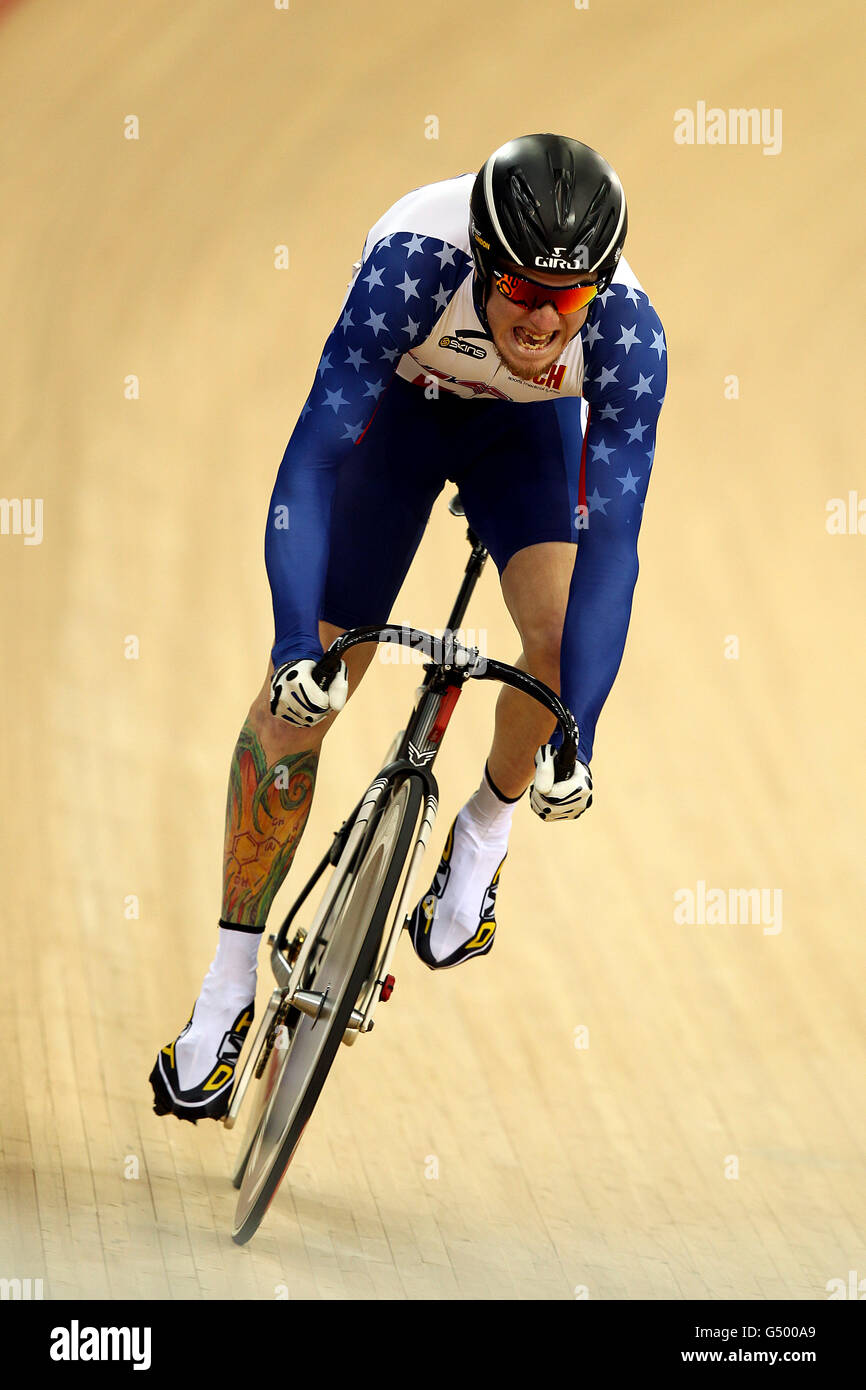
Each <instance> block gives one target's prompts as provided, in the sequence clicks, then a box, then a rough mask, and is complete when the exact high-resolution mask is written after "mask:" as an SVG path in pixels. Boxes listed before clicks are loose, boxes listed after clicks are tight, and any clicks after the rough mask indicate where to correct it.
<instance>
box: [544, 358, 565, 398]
mask: <svg viewBox="0 0 866 1390" xmlns="http://www.w3.org/2000/svg"><path fill="white" fill-rule="evenodd" d="M564 376H565V363H564V362H562V363H560V362H554V364H553V366H552V367H551V369H550V371H549V372H548V373H547V382H546V385H547V387H548V389H549V390H550V391H558V390H559V388H560V386H561V385H562V378H563V377H564Z"/></svg>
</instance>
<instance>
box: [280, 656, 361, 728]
mask: <svg viewBox="0 0 866 1390" xmlns="http://www.w3.org/2000/svg"><path fill="white" fill-rule="evenodd" d="M316 664H317V663H316V662H315V661H311V660H309V659H308V658H307V657H305V658H304V659H303V660H301V661H286V662H284V663H283V665H282V666H279V667H278V668H277V670H276V671H275V672H274V674H273V675H272V676H271V714H275V715H276V716H277V718H278V719H285V721H286V723H287V724H296V725H297V726H298V728H301V729H303V728H305V727H306V726H307V725H309V724H318V722H319V720H320V719H324V718H325V716H326V715H328V714H330V713H331V711H332V710H341V709H342V708H343V706H344V704H345V703H346V696H347V694H348V691H349V673H348V671H347V670H346V663H345V661H341V662H340V666H339V669H338V671H337V673H336V675H335V676H333V678H332V679H331V683H330V685H329V686H328V687H327V689H326V690H322V689H321V688H320V686H318V685H316V682H315V681H314V680H313V678H312V674H311V673H312V671H313V668H314V666H315V665H316Z"/></svg>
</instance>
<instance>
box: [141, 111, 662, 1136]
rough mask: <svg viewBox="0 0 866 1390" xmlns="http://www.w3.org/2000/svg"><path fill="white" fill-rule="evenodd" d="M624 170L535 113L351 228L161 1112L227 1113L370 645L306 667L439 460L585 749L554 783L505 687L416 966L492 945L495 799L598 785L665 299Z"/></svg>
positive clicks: (656, 393)
mask: <svg viewBox="0 0 866 1390" xmlns="http://www.w3.org/2000/svg"><path fill="white" fill-rule="evenodd" d="M627 225H628V217H627V210H626V200H625V195H624V192H623V189H622V185H621V183H620V180H619V178H618V177H617V175H616V173H615V172H614V170H613V169H612V168H611V167H610V165H609V164H608V163H607V161H606V160H604V159H603V158H602V157H601V155H599V154H598V153H597V152H596V151H594V150H592V149H590V148H589V147H588V146H586V145H584V144H581V143H580V142H578V141H576V140H572V139H569V138H566V137H564V136H558V135H552V134H540V135H528V136H523V137H521V138H519V139H515V140H512V141H510V142H509V143H508V144H506V145H503V146H502V147H501V148H500V149H498V150H496V151H495V153H493V154H492V155H491V156H490V158H489V159H488V160H487V161H486V162H485V164H484V165H483V167H482V169H481V170H480V172H479V173H478V174H477V176H476V175H473V174H465V175H463V176H461V177H458V178H452V179H446V180H444V181H442V182H439V183H434V184H430V185H427V186H426V187H422V188H418V189H415V190H414V191H413V192H411V193H409V194H407V195H406V196H405V197H403V198H401V199H400V200H399V201H398V202H397V203H395V204H394V206H393V207H392V208H390V209H389V211H388V212H386V213H385V215H384V217H382V219H381V220H380V221H379V222H378V223H377V224H376V225H375V226H374V227H373V228H372V230H371V231H370V232H369V234H368V236H367V239H366V242H365V244H364V248H363V253H362V257H361V261H360V262H359V264H358V265H357V266H356V267H355V274H354V278H353V280H352V283H351V284H350V286H349V290H348V292H347V294H346V297H345V299H344V302H343V305H342V308H341V311H340V316H339V319H338V321H337V324H336V326H335V328H334V330H333V332H332V333H331V335H330V337H329V338H328V340H327V342H326V343H325V347H324V351H323V353H322V356H321V358H320V361H319V364H318V368H317V371H316V376H315V380H314V383H313V387H312V389H311V391H310V394H309V396H308V398H307V401H306V404H305V405H304V407H303V409H302V411H301V414H300V417H299V419H298V421H297V424H296V426H295V429H294V431H293V433H292V436H291V439H290V440H289V443H288V446H287V448H286V451H285V454H284V457H283V460H282V464H281V466H280V469H279V472H278V475H277V480H276V485H275V488H274V492H273V496H272V499H271V510H270V513H269V517H268V525H267V532H266V540H265V558H266V565H267V571H268V577H269V581H270V585H271V591H272V595H273V607H274V619H275V629H276V639H275V642H274V646H273V649H272V652H271V661H270V663H269V665H268V670H267V674H266V677H265V680H264V683H263V685H262V688H261V690H260V692H259V694H258V696H257V697H256V699H255V700H254V702H253V704H252V706H251V708H250V711H249V715H248V717H247V720H246V722H245V724H244V727H243V729H242V730H241V733H240V736H239V739H238V743H237V746H236V749H235V752H234V756H233V759H232V763H231V770H230V778H229V794H228V805H227V811H226V833H225V861H224V863H225V873H224V892H223V902H222V915H221V918H220V929H219V941H218V945H217V950H216V955H215V957H214V960H213V962H212V964H211V967H210V970H209V972H208V974H207V977H206V978H205V981H204V984H203V987H202V990H201V993H200V994H199V997H198V999H197V1001H196V1004H195V1006H194V1010H193V1014H192V1016H191V1018H190V1020H189V1023H188V1024H187V1026H186V1028H185V1029H184V1030H183V1032H182V1033H181V1034H180V1036H179V1037H178V1038H177V1039H176V1041H175V1042H172V1043H169V1044H168V1045H167V1046H166V1047H164V1048H163V1049H162V1051H161V1052H160V1054H159V1056H158V1058H157V1061H156V1064H155V1066H154V1069H153V1071H152V1073H151V1078H150V1079H151V1082H152V1084H153V1088H154V1096H155V1105H154V1109H155V1110H156V1112H157V1114H166V1113H168V1112H172V1113H174V1114H175V1115H177V1116H179V1117H180V1118H183V1119H190V1120H193V1121H195V1120H196V1119H198V1118H202V1117H212V1118H219V1117H221V1116H222V1115H224V1114H225V1111H226V1109H227V1107H228V1102H229V1096H230V1092H231V1087H232V1082H233V1076H234V1068H235V1063H236V1061H237V1059H238V1056H239V1054H240V1049H241V1046H242V1043H243V1039H244V1036H245V1034H246V1031H247V1029H248V1028H249V1026H250V1024H251V1022H252V1019H253V1002H254V999H255V986H256V960H257V954H258V946H259V940H260V937H261V934H262V932H263V930H264V927H265V921H266V918H267V914H268V910H269V908H270V906H271V903H272V901H273V898H274V896H275V894H276V892H277V890H278V889H279V887H280V885H281V883H282V881H283V879H284V878H285V875H286V873H287V871H288V869H289V866H290V864H291V862H292V859H293V856H294V853H295V850H296V849H297V846H298V842H299V840H300V838H301V835H302V834H303V830H304V826H305V824H306V821H307V818H308V816H309V812H310V807H311V803H312V797H313V792H314V787H315V781H316V773H317V769H318V762H319V753H320V749H321V745H322V741H323V739H324V737H325V735H326V734H327V732H328V730H329V728H330V727H331V725H332V723H333V721H334V719H335V718H336V715H337V713H338V712H339V710H340V709H342V708H343V706H344V704H345V702H346V700H347V698H348V697H349V695H350V694H351V693H352V692H353V690H354V689H355V688H356V687H357V684H358V682H359V681H360V679H361V677H362V675H363V673H364V671H365V670H366V668H367V666H368V665H369V662H370V660H371V659H372V656H373V655H374V653H375V650H376V649H375V647H373V646H368V645H364V646H361V647H358V648H355V649H353V650H352V651H350V652H348V653H347V654H346V660H345V662H343V663H341V666H340V669H339V671H338V673H337V675H336V676H335V677H334V679H333V680H332V682H331V684H330V686H329V688H328V689H327V690H326V691H322V690H320V689H319V688H318V687H317V686H316V685H315V684H314V683H313V681H312V680H311V678H310V673H311V671H312V669H313V666H314V665H315V663H316V661H317V659H318V658H319V657H320V656H321V654H322V651H323V650H324V647H325V646H327V645H328V644H329V643H330V642H331V641H333V639H334V638H335V637H336V636H337V635H339V634H340V633H341V632H343V631H345V630H346V629H347V628H349V627H355V626H358V625H363V624H380V625H384V624H385V623H387V622H388V620H389V617H390V613H391V606H392V604H393V602H394V599H395V598H396V595H397V593H398V592H399V590H400V588H401V585H402V583H403V580H404V578H405V575H406V572H407V570H408V568H409V565H410V563H411V561H412V558H413V556H414V554H415V551H416V549H417V546H418V544H419V542H420V539H421V536H422V535H423V533H424V530H425V527H426V524H427V520H428V517H429V514H430V511H431V508H432V505H433V503H434V501H435V499H436V497H437V496H438V494H439V492H440V491H441V489H442V488H443V486H444V485H445V483H446V480H450V481H452V482H454V483H456V484H457V486H458V487H459V491H460V496H461V499H462V501H463V504H464V507H465V511H466V519H467V521H468V523H469V525H470V526H471V527H472V528H473V530H474V531H475V532H476V533H477V535H478V536H479V537H480V539H481V540H482V541H483V543H484V544H485V545H486V547H487V549H488V550H489V552H490V554H491V556H492V558H493V560H494V563H495V564H496V567H497V570H498V573H499V577H500V583H501V587H502V594H503V597H504V600H505V603H506V605H507V607H508V609H509V612H510V614H511V616H512V618H513V620H514V623H515V626H516V628H517V631H518V633H519V635H520V638H521V642H522V647H523V650H522V653H521V656H520V658H519V659H518V662H517V664H518V665H520V666H521V667H522V668H523V669H524V670H528V671H530V672H531V673H532V674H533V675H534V676H536V677H537V678H538V679H540V680H542V681H544V682H545V683H546V684H547V685H549V686H551V687H552V688H553V689H554V690H556V691H557V693H559V694H561V696H562V698H563V700H564V702H565V704H566V705H567V706H568V707H569V708H570V709H571V710H572V711H573V713H574V715H575V717H576V719H577V722H578V725H579V729H580V744H579V748H578V758H579V761H578V763H577V766H576V768H575V772H574V775H573V776H572V777H571V778H570V779H569V780H568V781H567V782H560V783H557V782H554V774H553V761H552V760H553V752H554V747H553V743H552V742H550V741H549V740H550V739H551V735H552V732H553V728H554V724H555V721H554V720H553V717H552V716H551V715H549V714H548V713H546V712H545V711H544V710H542V709H541V708H540V707H539V706H538V705H536V704H535V703H534V702H533V701H531V700H530V699H529V698H528V697H527V696H524V695H521V694H520V693H519V692H517V691H514V690H513V689H510V688H508V687H505V688H503V690H502V692H501V694H500V696H499V699H498V703H497V706H496V721H495V731H494V736H493V742H492V746H491V749H490V752H489V756H488V757H487V759H486V761H485V764H484V768H483V771H481V773H480V784H479V786H478V788H477V790H476V791H475V792H474V793H473V794H472V795H471V796H470V797H469V798H468V800H467V801H466V803H465V805H464V806H462V807H461V809H460V811H459V812H458V814H457V816H456V817H455V819H454V822H453V824H452V825H451V828H450V830H449V832H448V837H447V840H446V844H445V848H444V851H443V854H442V858H441V861H440V863H439V867H438V869H437V872H436V875H435V877H434V880H433V883H432V885H431V888H430V891H429V892H428V893H426V894H425V895H424V897H423V898H422V899H421V900H420V902H419V903H418V904H417V906H416V907H415V909H414V912H413V913H412V915H411V917H410V922H409V926H410V934H411V939H412V943H413V946H414V948H415V950H416V952H417V954H418V955H419V956H420V958H421V959H422V960H423V961H424V962H425V964H426V965H428V966H429V967H430V968H431V969H439V968H442V967H450V966H454V965H458V964H461V963H462V962H464V961H466V960H470V959H472V958H473V957H474V956H479V955H484V954H486V953H487V952H488V951H489V950H490V948H491V946H492V944H493V940H494V932H495V928H496V920H495V899H496V891H497V887H498V884H499V877H500V871H501V868H502V865H503V863H504V860H505V857H506V854H507V847H508V838H509V831H510V827H511V820H512V816H513V813H514V810H515V806H516V804H517V802H518V801H519V800H520V798H521V797H522V796H523V794H524V792H525V791H526V789H527V788H528V787H529V786H530V784H531V793H530V803H531V805H532V809H533V810H534V811H535V812H537V813H538V814H539V815H540V816H542V817H543V818H544V819H546V820H559V819H574V818H576V817H578V816H580V815H581V814H582V813H583V811H584V810H586V808H587V807H588V806H589V805H590V804H591V802H592V780H591V775H590V770H589V765H590V760H591V757H592V750H593V739H594V734H595V727H596V722H597V719H598V715H599V712H600V710H601V708H602V705H603V704H604V702H605V700H606V698H607V696H608V693H609V691H610V689H611V686H612V684H613V681H614V679H615V676H616V673H617V671H618V669H619V665H620V661H621V658H622V653H623V649H624V645H625V639H626V633H627V629H628V624H629V618H630V613H631V605H632V595H633V590H634V586H635V581H636V579H637V573H638V560H637V537H638V531H639V528H640V523H641V517H642V512H643V506H644V499H645V497H646V492H647V485H648V482H649V476H650V469H651V466H652V461H653V455H654V450H655V438H656V423H657V420H658V415H659V411H660V408H661V404H662V400H663V397H664V391H665V384H666V378H667V373H666V366H667V363H666V346H665V338H664V332H663V329H662V325H661V322H660V320H659V318H658V315H657V314H656V312H655V310H654V308H653V307H652V305H651V304H650V301H649V298H648V296H647V294H646V292H645V291H644V290H643V288H642V287H641V285H640V284H639V283H638V281H637V279H636V278H635V276H634V274H633V272H632V270H631V268H630V267H629V265H628V264H627V262H626V261H625V260H624V259H623V258H622V249H623V244H624V242H625V237H626V230H627Z"/></svg>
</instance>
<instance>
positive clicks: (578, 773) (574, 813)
mask: <svg viewBox="0 0 866 1390" xmlns="http://www.w3.org/2000/svg"><path fill="white" fill-rule="evenodd" d="M556 751H557V750H556V749H555V748H552V747H551V746H550V744H549V743H545V745H544V747H543V748H539V750H538V752H537V753H536V755H535V766H536V769H537V771H536V774H535V781H534V782H533V783H532V788H531V790H530V793H529V804H530V805H531V807H532V809H533V811H534V812H535V814H536V815H537V816H540V817H541V819H542V820H576V819H577V817H578V816H582V815H583V813H584V811H585V810H586V809H587V807H589V806H591V805H592V777H591V776H590V771H589V768H588V767H587V765H586V763H581V762H576V763H575V764H574V772H573V773H572V775H571V777H569V778H567V779H566V780H565V781H562V782H555V781H554V777H555V775H556V774H555V772H554V768H553V759H554V757H555V756H556Z"/></svg>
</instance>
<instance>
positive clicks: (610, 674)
mask: <svg viewBox="0 0 866 1390" xmlns="http://www.w3.org/2000/svg"><path fill="white" fill-rule="evenodd" d="M582 331H583V332H584V333H585V354H586V377H585V379H584V388H583V389H584V396H585V398H586V401H587V404H588V406H589V420H588V424H587V430H586V440H585V449H584V458H585V463H584V480H585V498H586V507H587V509H588V510H587V511H586V513H585V514H584V518H583V519H584V524H585V529H578V531H577V533H576V534H577V541H578V547H577V558H576V560H575V565H574V571H573V574H572V578H571V586H570V589H569V595H568V606H567V608H566V614H565V622H564V626H563V637H562V649H561V659H560V677H561V690H562V698H563V700H564V701H565V703H566V705H568V707H569V708H570V709H571V710H572V712H573V713H574V716H575V718H576V719H577V723H578V727H579V729H580V744H579V750H578V755H579V757H580V758H581V759H582V760H583V761H584V762H586V763H589V761H590V759H591V757H592V750H593V742H594V738H595V727H596V723H597V721H598V717H599V713H600V711H601V708H602V706H603V705H604V702H605V700H606V699H607V697H608V695H609V693H610V690H611V687H612V685H613V682H614V680H615V678H616V674H617V671H618V670H619V666H620V662H621V660H622V654H623V650H624V648H625V639H626V633H627V632H628V625H629V619H630V617H631V607H632V597H633V593H634V587H635V583H636V581H637V575H638V556H637V538H638V532H639V531H640V524H641V520H642V516H643V505H644V500H645V498H646V494H647V488H648V486H649V479H650V472H651V469H652V462H653V455H654V452H655V442H656V426H657V422H658V416H659V411H660V410H661V405H662V401H663V399H664V394H665V386H666V383H667V350H666V346H665V339H664V331H663V329H662V325H661V321H660V319H659V317H658V314H657V313H656V312H655V310H654V309H653V307H652V305H651V304H650V302H649V299H648V298H647V296H646V295H645V294H644V293H643V291H642V290H636V289H632V288H629V287H627V286H625V285H614V286H612V287H611V289H610V290H608V292H607V294H606V296H605V302H604V305H603V308H602V311H601V313H600V314H598V315H596V316H594V317H593V319H592V323H591V324H590V323H589V322H588V324H587V327H586V328H585V329H584V330H582ZM579 405H580V402H579V401H577V400H574V399H571V400H562V401H560V402H558V403H557V405H556V407H555V409H557V410H558V411H560V423H561V425H562V428H563V433H564V434H567V429H568V412H572V413H573V412H575V411H577V410H578V409H579ZM572 423H573V415H572ZM555 741H557V742H558V737H557V740H555Z"/></svg>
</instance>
